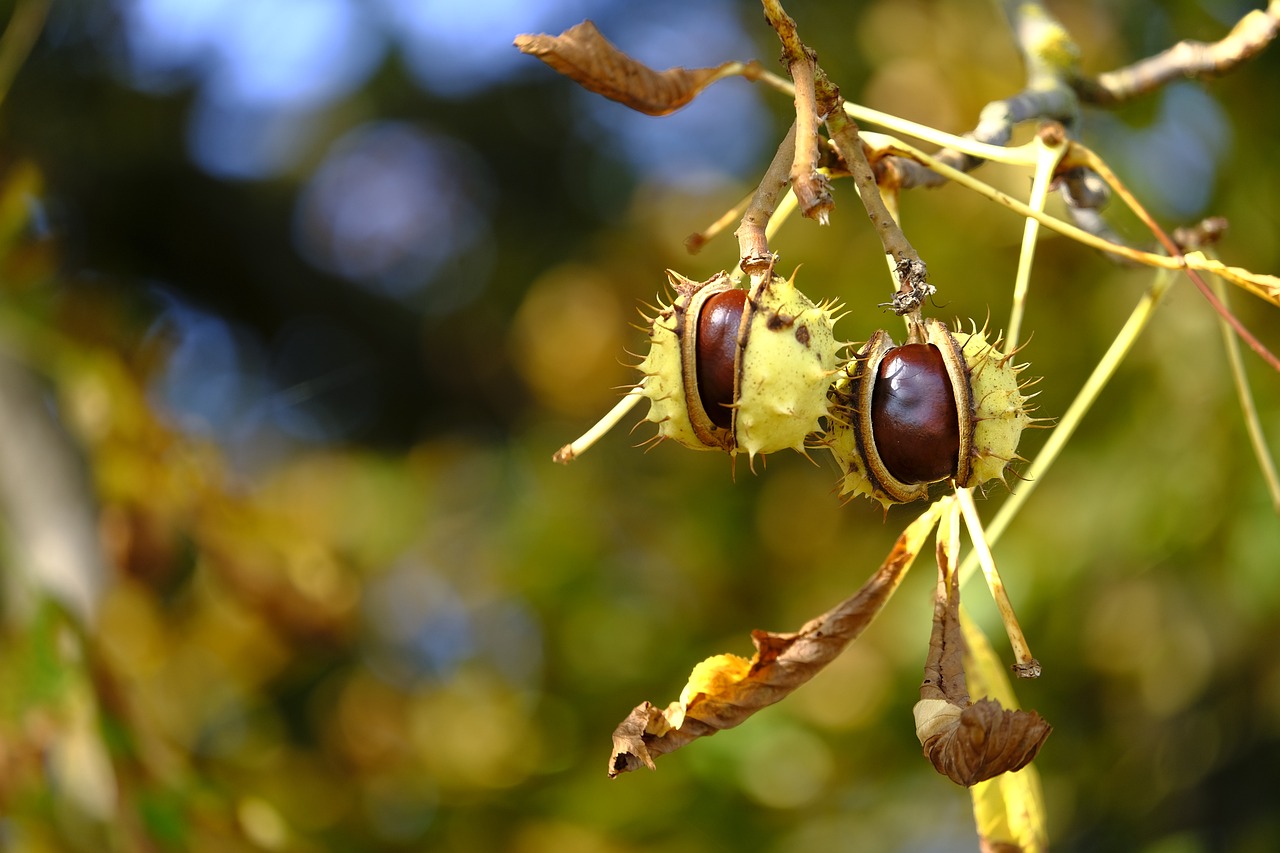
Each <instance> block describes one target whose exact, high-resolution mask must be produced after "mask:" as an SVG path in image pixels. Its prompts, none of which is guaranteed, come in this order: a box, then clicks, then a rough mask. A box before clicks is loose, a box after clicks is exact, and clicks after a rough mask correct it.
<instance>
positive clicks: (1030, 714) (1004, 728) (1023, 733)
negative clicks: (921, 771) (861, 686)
mask: <svg viewBox="0 0 1280 853" xmlns="http://www.w3.org/2000/svg"><path fill="white" fill-rule="evenodd" d="M915 713H916V734H917V736H919V737H920V743H921V745H922V746H923V747H924V754H925V756H926V757H927V758H928V759H929V761H930V762H931V763H932V764H933V766H934V767H935V768H936V769H937V771H938V772H939V773H941V774H942V775H944V776H946V777H947V778H948V779H950V780H951V781H953V782H955V783H956V784H957V785H963V786H965V787H966V788H967V787H969V786H970V785H974V784H976V783H978V782H982V781H984V780H986V779H991V778H993V777H995V776H999V775H1000V774H1001V773H1007V772H1011V771H1014V770H1021V769H1022V768H1023V767H1025V766H1027V764H1029V763H1030V762H1031V759H1033V758H1035V757H1036V753H1038V752H1039V751H1040V747H1041V746H1042V745H1043V744H1044V741H1045V738H1047V737H1048V736H1049V732H1050V731H1051V730H1052V727H1051V726H1050V725H1049V723H1048V722H1046V721H1045V719H1044V718H1043V717H1041V716H1040V715H1039V714H1037V713H1036V712H1035V711H1022V710H1016V709H1015V710H1010V709H1008V708H1003V707H1001V706H1000V703H999V702H997V701H995V700H994V699H980V700H978V701H977V702H975V703H973V704H972V705H969V706H967V707H964V708H961V707H960V706H959V705H953V704H951V703H950V702H942V701H941V700H936V699H934V700H928V699H926V700H921V701H920V702H918V703H916V708H915ZM922 733H923V734H922Z"/></svg>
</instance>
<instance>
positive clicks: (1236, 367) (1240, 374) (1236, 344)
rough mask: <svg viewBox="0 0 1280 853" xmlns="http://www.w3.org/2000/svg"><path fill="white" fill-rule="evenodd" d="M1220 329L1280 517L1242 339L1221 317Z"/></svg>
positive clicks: (1277, 482)
mask: <svg viewBox="0 0 1280 853" xmlns="http://www.w3.org/2000/svg"><path fill="white" fill-rule="evenodd" d="M1211 286H1212V287H1213V290H1214V292H1215V293H1216V294H1217V296H1218V299H1220V300H1222V302H1223V304H1225V303H1226V301H1227V293H1226V290H1227V289H1226V288H1225V287H1224V286H1223V285H1222V281H1221V279H1218V278H1216V277H1215V278H1214V279H1213V283H1212V285H1211ZM1218 327H1219V328H1220V329H1222V343H1223V345H1224V346H1225V347H1226V348H1227V361H1228V362H1229V363H1230V364H1231V376H1232V378H1233V379H1234V380H1235V385H1236V396H1237V397H1239V398H1240V411H1241V412H1242V413H1243V414H1244V425H1245V429H1247V430H1248V432H1249V443H1250V444H1252V445H1253V454H1254V456H1256V457H1257V458H1258V468H1259V470H1261V471H1262V479H1263V480H1264V481H1265V482H1266V484H1267V491H1268V492H1269V493H1270V495H1271V505H1272V507H1274V508H1275V511H1276V514H1277V515H1280V476H1277V475H1276V463H1275V460H1274V459H1273V458H1272V456H1271V450H1270V448H1268V447H1267V438H1266V436H1265V435H1263V434H1262V421H1261V420H1260V419H1259V418H1258V407H1257V406H1256V405H1254V402H1253V390H1252V389H1251V388H1250V387H1249V377H1248V376H1247V375H1245V372H1244V361H1243V360H1242V359H1241V358H1240V339H1239V338H1237V337H1236V334H1235V332H1234V331H1233V330H1232V328H1231V325H1230V324H1229V323H1227V321H1226V320H1224V319H1222V318H1221V317H1219V318H1218Z"/></svg>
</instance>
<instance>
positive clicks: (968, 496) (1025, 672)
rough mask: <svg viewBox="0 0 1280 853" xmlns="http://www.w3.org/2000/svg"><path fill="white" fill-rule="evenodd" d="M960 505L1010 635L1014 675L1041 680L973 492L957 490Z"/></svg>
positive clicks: (1005, 628)
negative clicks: (998, 566) (985, 530)
mask: <svg viewBox="0 0 1280 853" xmlns="http://www.w3.org/2000/svg"><path fill="white" fill-rule="evenodd" d="M956 503H957V504H958V505H959V507H960V512H961V514H962V515H963V516H964V523H965V527H967V528H968V529H969V539H970V540H971V541H972V542H973V552H972V554H973V555H975V556H976V557H977V559H978V563H979V564H980V565H981V566H982V573H983V575H985V576H986V579H987V588H988V589H990V590H991V597H992V598H994V599H995V602H996V609H997V610H999V611H1000V621H1001V622H1003V623H1004V630H1005V632H1006V633H1007V634H1008V635H1009V645H1010V646H1012V647H1013V656H1014V660H1015V661H1016V663H1015V664H1014V667H1013V671H1014V672H1015V673H1016V674H1017V676H1018V677H1019V678H1039V677H1040V662H1039V661H1038V660H1036V659H1035V656H1034V655H1032V654H1031V648H1030V647H1029V646H1028V645H1027V638H1026V637H1025V636H1023V634H1022V626H1021V625H1019V624H1018V617H1017V616H1016V615H1015V614H1014V612H1013V602H1011V601H1010V600H1009V593H1008V592H1006V591H1005V588H1004V581H1003V580H1001V579H1000V571H999V570H998V569H997V568H996V560H995V557H993V556H991V548H990V545H989V543H988V541H987V536H986V534H985V533H984V532H983V529H982V519H981V518H979V517H978V508H977V507H976V506H974V505H973V492H972V490H970V489H956Z"/></svg>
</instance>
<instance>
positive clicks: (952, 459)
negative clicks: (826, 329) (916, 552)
mask: <svg viewBox="0 0 1280 853" xmlns="http://www.w3.org/2000/svg"><path fill="white" fill-rule="evenodd" d="M871 425H872V428H873V429H874V430H875V437H876V450H878V451H879V452H880V458H881V459H882V460H883V461H884V465H885V467H886V468H887V469H889V473H890V474H892V475H893V476H894V477H896V478H897V479H899V480H901V481H902V482H904V483H909V484H913V485H914V484H916V483H934V482H937V481H938V480H945V479H946V478H948V477H952V476H955V473H956V460H957V457H958V456H959V453H960V420H959V416H958V415H957V414H956V394H955V391H954V389H952V387H951V378H950V377H949V376H948V375H947V368H946V365H945V364H943V362H942V353H941V352H940V351H939V350H938V348H937V347H936V346H934V345H933V344H904V345H903V346H900V347H896V348H894V349H891V350H889V352H888V353H887V354H886V355H885V357H884V360H883V361H881V362H880V370H879V371H878V373H877V376H876V382H875V388H874V389H873V390H872V392H871Z"/></svg>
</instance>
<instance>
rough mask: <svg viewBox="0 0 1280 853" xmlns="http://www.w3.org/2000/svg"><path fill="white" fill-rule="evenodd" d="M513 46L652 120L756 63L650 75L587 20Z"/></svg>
mask: <svg viewBox="0 0 1280 853" xmlns="http://www.w3.org/2000/svg"><path fill="white" fill-rule="evenodd" d="M514 44H515V46H516V47H517V48H519V49H520V51H521V52H522V53H527V54H528V55H530V56H535V57H537V58H538V59H541V60H542V61H543V62H545V63H546V64H547V65H549V66H551V67H552V68H553V69H555V70H556V71H558V72H560V73H561V74H563V75H564V76H566V77H568V78H569V79H571V80H573V81H574V82H576V83H578V84H579V85H580V86H582V87H583V88H584V89H587V90H588V91H591V92H595V93H596V94H598V95H604V96H605V97H606V98H608V99H609V100H611V101H617V102H618V103H620V104H625V105H626V106H628V107H631V109H633V110H637V111H639V112H642V113H645V114H646V115H651V116H663V115H668V114H669V113H673V112H675V111H676V110H678V109H680V108H681V107H683V106H684V105H685V104H687V103H689V102H690V101H692V100H693V99H694V98H695V97H696V96H697V95H698V93H699V92H701V91H702V90H703V89H705V88H706V87H707V86H709V85H711V84H712V83H714V82H715V81H717V80H722V79H724V78H725V77H731V76H734V75H737V74H742V73H743V72H744V71H745V70H746V69H747V68H754V67H757V65H756V63H755V62H747V63H743V62H725V63H723V64H721V65H718V66H716V67H715V68H679V67H677V68H668V69H667V70H665V71H655V70H653V69H652V68H650V67H649V66H647V65H645V64H644V63H642V62H638V61H636V60H635V59H632V58H631V57H630V56H627V55H626V54H625V53H623V52H622V51H621V50H619V49H618V48H617V47H616V46H615V45H614V44H613V43H612V42H610V41H609V40H608V39H606V38H605V37H604V36H603V35H601V33H600V30H598V29H597V28H596V25H595V24H594V23H592V22H591V21H590V20H585V21H583V22H582V23H580V24H577V25H575V26H572V27H570V28H569V29H567V30H565V31H564V32H563V33H561V34H560V35H558V36H551V35H546V34H537V35H532V34H527V33H526V34H523V35H518V36H516V39H515V42H514Z"/></svg>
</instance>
